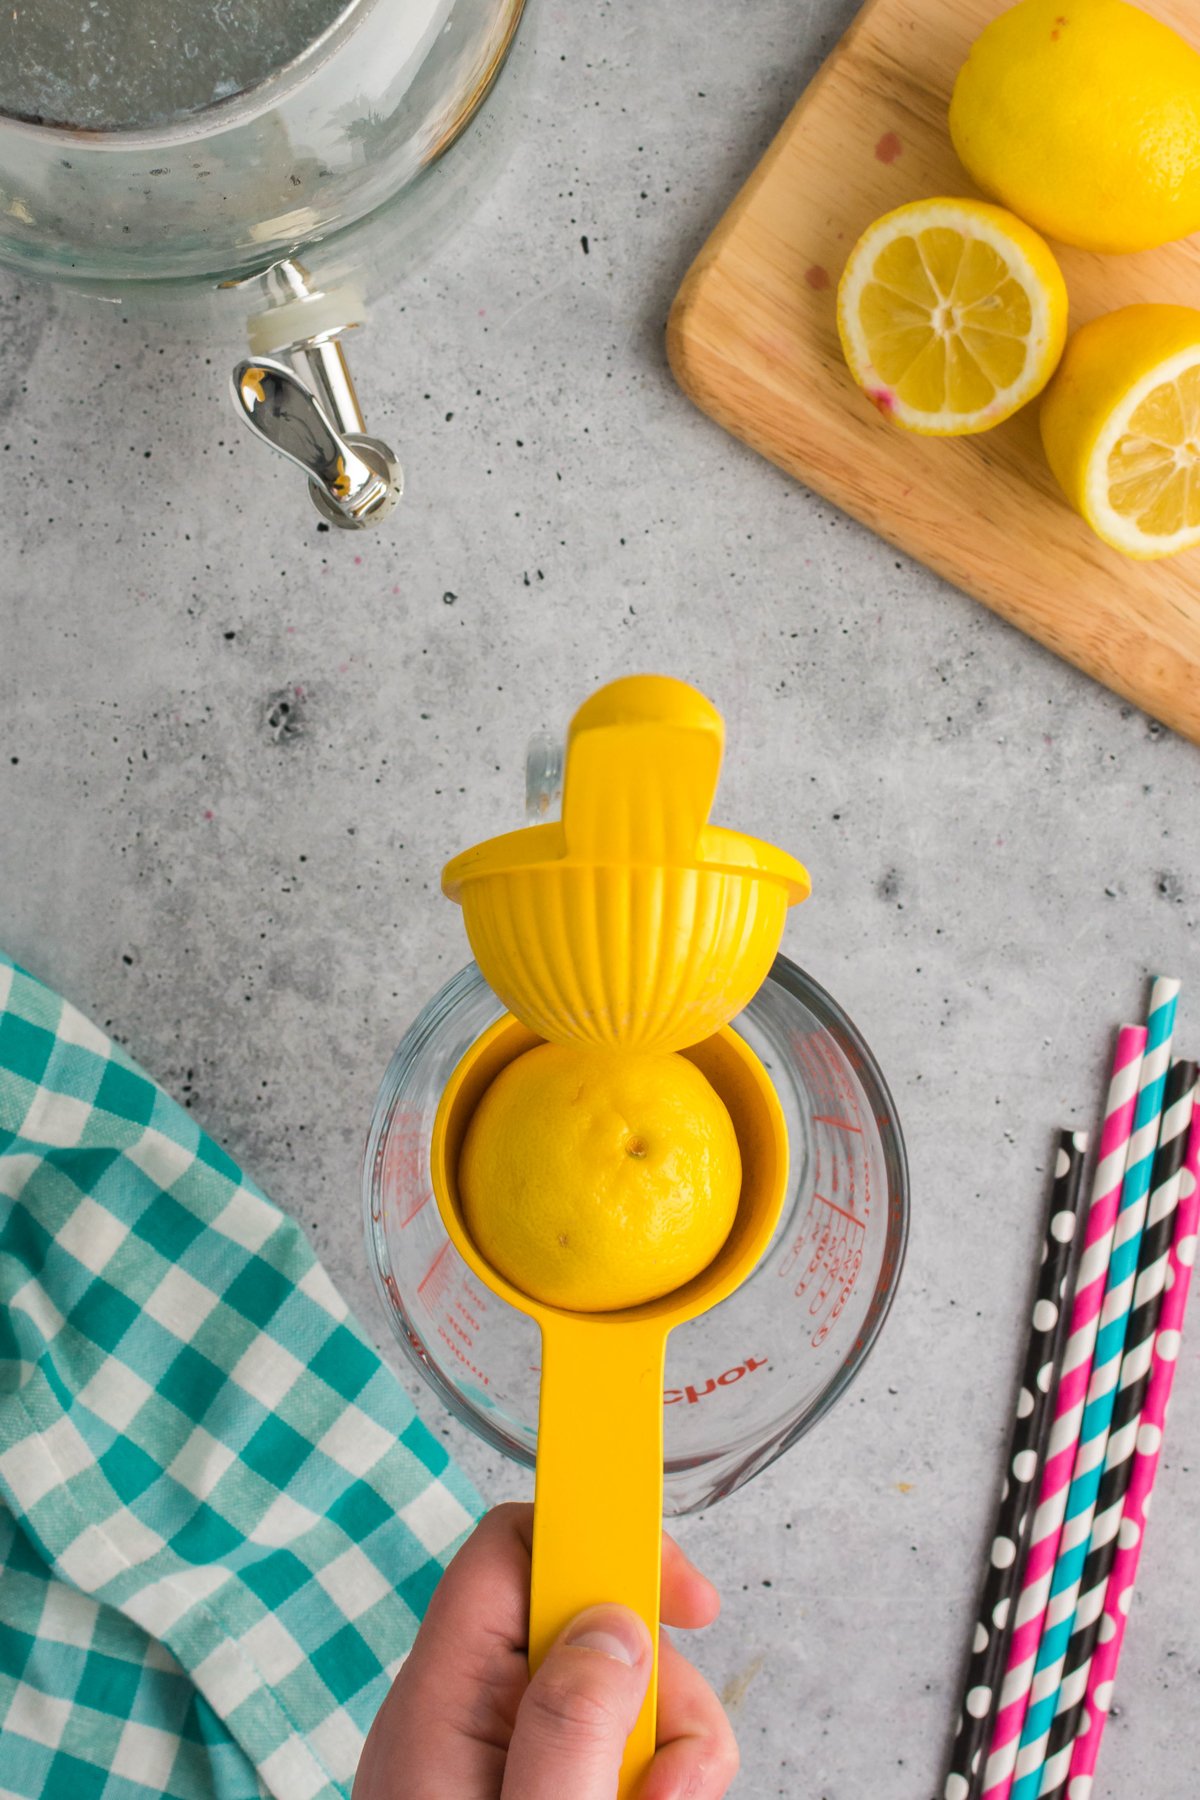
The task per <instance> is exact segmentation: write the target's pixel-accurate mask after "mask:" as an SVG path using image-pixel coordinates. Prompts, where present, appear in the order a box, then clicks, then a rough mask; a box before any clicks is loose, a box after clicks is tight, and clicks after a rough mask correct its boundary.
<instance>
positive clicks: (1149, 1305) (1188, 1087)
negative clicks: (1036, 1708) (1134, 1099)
mask: <svg viewBox="0 0 1200 1800" xmlns="http://www.w3.org/2000/svg"><path fill="white" fill-rule="evenodd" d="M1195 1091H1196V1065H1195V1063H1191V1062H1176V1063H1172V1065H1171V1070H1170V1073H1169V1074H1168V1076H1167V1085H1166V1091H1165V1094H1164V1097H1163V1116H1162V1125H1161V1127H1160V1129H1159V1134H1158V1149H1157V1151H1156V1153H1155V1157H1154V1172H1153V1174H1152V1176H1151V1181H1150V1200H1149V1204H1148V1207H1147V1211H1146V1228H1145V1230H1144V1231H1143V1233H1142V1242H1141V1247H1140V1249H1139V1251H1138V1269H1137V1280H1136V1282H1135V1284H1134V1290H1133V1310H1132V1311H1131V1312H1130V1315H1129V1325H1128V1328H1127V1329H1126V1333H1125V1350H1124V1353H1123V1355H1122V1357H1121V1375H1120V1379H1119V1381H1118V1382H1117V1395H1116V1400H1115V1402H1114V1404H1113V1416H1112V1424H1111V1425H1110V1427H1109V1433H1108V1449H1107V1450H1106V1451H1105V1455H1104V1473H1103V1474H1102V1476H1101V1477H1100V1490H1099V1493H1098V1494H1097V1496H1096V1511H1095V1516H1094V1518H1093V1519H1092V1533H1091V1538H1090V1540H1089V1542H1088V1551H1087V1557H1086V1558H1085V1560H1084V1565H1083V1574H1082V1576H1081V1577H1080V1581H1079V1598H1078V1599H1077V1600H1076V1602H1075V1618H1074V1620H1073V1622H1072V1625H1071V1636H1070V1638H1069V1640H1068V1642H1067V1653H1066V1656H1065V1658H1064V1659H1063V1675H1062V1682H1061V1685H1060V1687H1059V1690H1058V1703H1057V1706H1056V1709H1055V1715H1054V1721H1053V1723H1052V1725H1051V1727H1050V1737H1049V1742H1048V1744H1047V1747H1046V1766H1045V1768H1044V1769H1043V1771H1042V1785H1041V1787H1040V1789H1039V1796H1040V1800H1063V1796H1064V1794H1065V1793H1066V1787H1067V1777H1068V1775H1069V1774H1070V1769H1071V1747H1072V1744H1073V1743H1074V1740H1075V1734H1076V1732H1077V1730H1078V1728H1079V1722H1080V1718H1081V1716H1082V1712H1083V1702H1084V1695H1085V1693H1086V1691H1087V1678H1088V1668H1089V1665H1090V1664H1091V1660H1092V1655H1093V1652H1094V1651H1095V1648H1096V1641H1097V1637H1098V1634H1099V1627H1100V1620H1101V1617H1102V1615H1103V1610H1104V1596H1105V1590H1106V1589H1107V1587H1108V1577H1109V1572H1110V1570H1111V1569H1112V1565H1113V1557H1114V1554H1115V1552H1116V1548H1117V1533H1118V1530H1119V1528H1120V1524H1121V1516H1122V1511H1123V1509H1124V1503H1125V1495H1126V1494H1127V1492H1128V1491H1129V1480H1130V1476H1131V1474H1132V1472H1133V1458H1134V1453H1135V1449H1136V1440H1137V1435H1138V1420H1139V1418H1140V1416H1141V1412H1142V1407H1143V1405H1144V1404H1145V1399H1146V1388H1147V1384H1148V1382H1149V1377H1150V1369H1151V1364H1152V1361H1153V1353H1154V1339H1155V1334H1156V1332H1157V1330H1158V1320H1159V1314H1160V1312H1161V1310H1162V1299H1163V1290H1164V1288H1165V1286H1166V1276H1167V1260H1168V1257H1169V1255H1170V1250H1171V1243H1172V1240H1173V1239H1174V1236H1175V1218H1176V1213H1177V1211H1178V1206H1179V1188H1180V1183H1181V1181H1182V1178H1183V1160H1184V1154H1185V1152H1186V1150H1187V1145H1188V1137H1189V1133H1190V1131H1191V1124H1192V1102H1193V1099H1194V1096H1195Z"/></svg>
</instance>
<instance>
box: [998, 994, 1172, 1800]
mask: <svg viewBox="0 0 1200 1800" xmlns="http://www.w3.org/2000/svg"><path fill="white" fill-rule="evenodd" d="M1145 1048H1146V1028H1145V1026H1144V1025H1122V1027H1121V1029H1120V1031H1119V1032H1118V1033H1117V1048H1116V1053H1115V1054H1114V1056H1113V1065H1112V1075H1111V1077H1110V1079H1109V1084H1108V1096H1107V1098H1106V1100H1105V1102H1104V1123H1103V1125H1102V1127H1101V1131H1100V1147H1099V1152H1098V1160H1097V1163H1096V1172H1095V1175H1094V1176H1093V1178H1092V1197H1091V1201H1090V1204H1089V1206H1088V1216H1087V1225H1086V1228H1085V1233H1084V1241H1083V1253H1082V1255H1081V1257H1080V1260H1079V1274H1078V1276H1077V1280H1076V1288H1075V1299H1074V1302H1073V1304H1072V1307H1071V1325H1070V1331H1069V1333H1068V1336H1067V1348H1066V1352H1065V1354H1064V1357H1063V1366H1062V1375H1061V1376H1060V1378H1059V1387H1058V1396H1057V1398H1056V1400H1055V1404H1054V1422H1053V1424H1052V1425H1051V1427H1050V1437H1049V1441H1048V1443H1047V1446H1046V1460H1045V1464H1044V1466H1043V1469H1042V1478H1041V1483H1040V1485H1039V1488H1038V1499H1037V1511H1036V1512H1035V1513H1034V1515H1033V1528H1032V1530H1031V1532H1030V1537H1029V1550H1028V1555H1027V1561H1026V1564H1025V1571H1024V1574H1023V1576H1022V1579H1021V1590H1020V1593H1019V1594H1018V1596H1017V1610H1016V1615H1015V1619H1014V1624H1013V1634H1012V1642H1011V1643H1010V1645H1009V1651H1008V1662H1007V1665H1006V1667H1005V1671H1004V1681H1003V1684H1002V1686H1001V1688H1000V1697H999V1701H998V1703H997V1707H996V1721H995V1724H994V1725H993V1727H992V1739H991V1744H990V1746H989V1750H988V1760H987V1765H986V1768H985V1770H984V1776H983V1784H982V1787H981V1789H980V1790H979V1791H980V1792H981V1794H982V1796H983V1800H1008V1795H1009V1793H1010V1791H1011V1789H1012V1784H1013V1772H1014V1770H1015V1768H1016V1761H1017V1750H1018V1748H1019V1745H1020V1740H1021V1727H1022V1725H1023V1724H1024V1722H1025V1713H1026V1709H1027V1708H1028V1705H1029V1690H1030V1686H1031V1685H1032V1682H1033V1671H1034V1666H1035V1664H1036V1662H1037V1654H1038V1645H1039V1644H1040V1642H1041V1637H1042V1622H1043V1620H1044V1619H1045V1616H1046V1605H1047V1602H1048V1601H1049V1598H1050V1584H1051V1581H1052V1580H1053V1578H1054V1563H1055V1558H1056V1556H1057V1555H1058V1540H1059V1536H1060V1534H1061V1532H1062V1524H1063V1517H1064V1514H1065V1513H1066V1509H1067V1494H1068V1491H1069V1489H1070V1485H1071V1471H1072V1469H1073V1468H1074V1466H1075V1451H1076V1448H1077V1446H1078V1443H1079V1430H1080V1426H1081V1424H1082V1422H1083V1410H1084V1405H1085V1403H1086V1401H1087V1391H1088V1381H1089V1379H1090V1377H1091V1372H1092V1355H1093V1352H1094V1351H1095V1348H1096V1338H1097V1335H1098V1333H1099V1330H1100V1307H1101V1303H1102V1301H1103V1299H1104V1287H1105V1282H1106V1279H1107V1276H1108V1263H1109V1256H1110V1254H1111V1251H1112V1242H1113V1232H1114V1230H1115V1228H1116V1223H1117V1211H1118V1208H1119V1206H1120V1203H1121V1182H1122V1179H1123V1177H1124V1174H1125V1162H1126V1157H1127V1155H1128V1151H1129V1139H1130V1136H1131V1135H1132V1132H1133V1115H1134V1108H1135V1106H1136V1104H1137V1094H1138V1078H1139V1076H1140V1074H1141V1068H1142V1055H1143V1052H1144V1051H1145ZM1003 1623H1004V1621H1003V1620H997V1624H999V1625H1003Z"/></svg>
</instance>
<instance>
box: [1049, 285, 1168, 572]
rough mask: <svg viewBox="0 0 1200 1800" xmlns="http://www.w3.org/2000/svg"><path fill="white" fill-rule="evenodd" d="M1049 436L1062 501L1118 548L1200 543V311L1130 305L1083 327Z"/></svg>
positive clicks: (1068, 355) (1052, 403) (1053, 391)
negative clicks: (1062, 497) (1064, 499)
mask: <svg viewBox="0 0 1200 1800" xmlns="http://www.w3.org/2000/svg"><path fill="white" fill-rule="evenodd" d="M1041 430H1042V442H1043V444H1044V445H1045V448H1046V456H1047V459H1048V461H1049V463H1050V467H1051V468H1052V469H1053V471H1054V474H1055V476H1056V477H1057V479H1058V482H1059V485H1060V486H1061V487H1062V489H1063V492H1064V493H1065V494H1066V496H1067V498H1068V500H1070V502H1071V504H1072V505H1073V506H1074V507H1075V508H1076V510H1077V511H1078V512H1080V513H1082V515H1083V517H1084V518H1085V519H1086V520H1087V522H1088V524H1089V525H1091V527H1092V529H1093V530H1094V531H1095V532H1097V533H1098V535H1099V536H1100V537H1102V538H1103V539H1104V540H1105V542H1106V543H1108V544H1111V545H1112V546H1113V547H1114V549H1117V550H1123V551H1124V552H1125V554H1126V555H1127V556H1136V557H1158V556H1172V555H1174V554H1176V553H1177V552H1178V551H1180V550H1187V549H1190V548H1191V547H1192V546H1193V545H1194V544H1197V543H1200V311H1197V310H1196V309H1195V308H1193V307H1190V306H1126V307H1122V308H1121V309H1120V311H1118V312H1113V313H1107V314H1105V316H1104V317H1103V318H1099V319H1093V320H1092V322H1091V323H1090V324H1088V325H1084V326H1081V328H1080V329H1079V330H1078V331H1077V332H1076V333H1075V335H1074V336H1073V337H1072V338H1071V341H1070V343H1069V344H1068V345H1067V348H1066V351H1065V353H1064V355H1063V359H1062V362H1061V364H1060V366H1059V370H1058V374H1057V375H1056V376H1055V378H1054V381H1053V382H1052V383H1051V385H1050V387H1049V388H1048V389H1047V391H1046V396H1045V399H1044V400H1043V402H1042V412H1041Z"/></svg>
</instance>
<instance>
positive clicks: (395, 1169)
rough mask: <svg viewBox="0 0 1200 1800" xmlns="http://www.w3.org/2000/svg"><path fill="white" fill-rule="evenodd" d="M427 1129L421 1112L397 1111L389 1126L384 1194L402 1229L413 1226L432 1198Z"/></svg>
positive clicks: (384, 1170)
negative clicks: (393, 1209)
mask: <svg viewBox="0 0 1200 1800" xmlns="http://www.w3.org/2000/svg"><path fill="white" fill-rule="evenodd" d="M425 1152H426V1144H425V1129H424V1125H423V1122H422V1119H421V1115H420V1114H419V1113H405V1112H397V1113H394V1114H393V1115H392V1120H391V1123H390V1125H389V1126H388V1143H387V1153H386V1155H385V1157H384V1162H383V1195H384V1199H385V1201H387V1202H388V1203H389V1204H390V1205H392V1206H393V1207H394V1208H395V1210H396V1215H397V1219H398V1221H399V1225H400V1229H401V1230H403V1229H404V1227H405V1226H406V1225H411V1224H412V1222H413V1220H414V1219H415V1218H416V1216H417V1214H418V1213H419V1212H420V1210H421V1208H422V1207H423V1206H425V1205H427V1204H428V1202H429V1201H430V1200H431V1199H432V1198H433V1189H432V1187H431V1186H430V1183H429V1171H428V1168H427V1166H426V1157H425Z"/></svg>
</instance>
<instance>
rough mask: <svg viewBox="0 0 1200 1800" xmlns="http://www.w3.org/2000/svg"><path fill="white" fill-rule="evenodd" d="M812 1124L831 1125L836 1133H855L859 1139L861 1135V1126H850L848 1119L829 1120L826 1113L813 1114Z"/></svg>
mask: <svg viewBox="0 0 1200 1800" xmlns="http://www.w3.org/2000/svg"><path fill="white" fill-rule="evenodd" d="M813 1124H814V1125H833V1126H834V1127H836V1129H837V1130H838V1131H857V1132H858V1134H859V1136H860V1137H861V1135H862V1126H861V1125H852V1124H851V1123H850V1120H849V1119H834V1118H831V1116H830V1115H829V1114H828V1113H814V1114H813Z"/></svg>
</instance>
